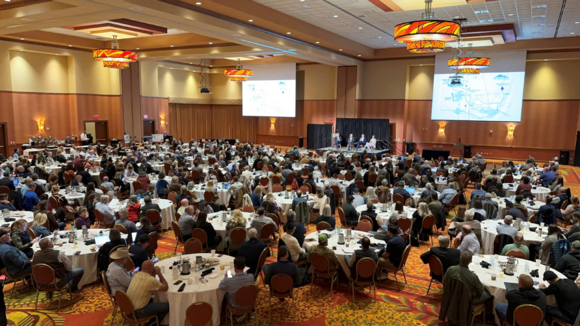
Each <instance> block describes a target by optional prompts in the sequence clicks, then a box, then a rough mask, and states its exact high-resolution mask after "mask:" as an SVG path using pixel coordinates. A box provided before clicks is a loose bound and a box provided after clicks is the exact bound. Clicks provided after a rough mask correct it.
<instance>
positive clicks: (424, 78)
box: [407, 65, 435, 100]
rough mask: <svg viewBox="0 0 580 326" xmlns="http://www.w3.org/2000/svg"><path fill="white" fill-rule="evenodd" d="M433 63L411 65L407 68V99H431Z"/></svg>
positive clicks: (433, 73)
mask: <svg viewBox="0 0 580 326" xmlns="http://www.w3.org/2000/svg"><path fill="white" fill-rule="evenodd" d="M434 75H435V66H434V65H424V66H422V67H421V66H411V67H410V70H409V92H408V93H407V99H408V100H431V99H433V77H434Z"/></svg>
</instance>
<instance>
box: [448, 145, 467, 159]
mask: <svg viewBox="0 0 580 326" xmlns="http://www.w3.org/2000/svg"><path fill="white" fill-rule="evenodd" d="M464 150H465V145H463V144H461V143H459V144H453V153H452V154H451V155H455V151H459V153H460V155H461V156H463V151H464Z"/></svg>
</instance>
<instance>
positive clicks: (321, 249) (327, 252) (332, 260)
mask: <svg viewBox="0 0 580 326" xmlns="http://www.w3.org/2000/svg"><path fill="white" fill-rule="evenodd" d="M312 254H317V255H319V256H324V257H326V258H328V272H333V271H335V270H336V269H337V267H338V258H336V254H335V253H334V251H333V250H331V249H330V248H328V235H326V234H324V233H321V234H319V235H318V245H314V246H312V247H310V250H308V263H309V264H311V263H312Z"/></svg>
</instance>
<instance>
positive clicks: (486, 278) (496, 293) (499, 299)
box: [469, 255, 566, 325]
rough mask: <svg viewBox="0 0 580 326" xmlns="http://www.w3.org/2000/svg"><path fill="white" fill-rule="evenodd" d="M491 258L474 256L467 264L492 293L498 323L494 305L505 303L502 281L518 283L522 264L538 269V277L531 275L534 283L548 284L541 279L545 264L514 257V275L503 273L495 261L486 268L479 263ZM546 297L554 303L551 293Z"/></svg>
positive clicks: (559, 274)
mask: <svg viewBox="0 0 580 326" xmlns="http://www.w3.org/2000/svg"><path fill="white" fill-rule="evenodd" d="M493 258H494V257H493V256H492V255H485V256H483V257H480V256H474V257H473V261H472V262H471V264H469V270H471V271H472V272H474V273H475V274H476V275H477V276H478V277H479V281H480V282H481V284H482V285H483V287H484V288H485V289H487V291H488V292H489V294H491V295H492V297H493V308H494V309H493V315H494V318H495V322H496V325H500V322H499V319H498V318H497V315H496V314H495V306H496V305H497V304H498V303H507V300H506V298H505V294H506V288H505V284H504V283H515V284H518V277H519V276H520V274H524V273H525V267H524V266H525V265H526V264H527V265H528V268H529V270H530V271H532V270H535V269H538V270H539V271H538V275H539V276H540V277H532V279H533V280H534V284H537V283H541V282H543V283H544V284H545V285H546V286H548V285H549V284H548V282H544V281H543V278H544V272H545V271H546V266H544V265H540V266H538V265H536V262H533V261H529V260H525V259H520V258H516V259H517V261H518V265H517V268H516V271H515V273H514V275H505V274H503V273H502V271H501V269H500V266H499V264H498V263H497V262H495V264H494V265H493V266H490V267H489V268H488V269H485V268H483V267H481V265H480V263H481V261H482V260H483V261H486V262H488V263H491V260H492V259H493ZM499 261H500V262H507V257H506V256H499ZM551 271H553V272H554V273H556V275H558V277H559V278H562V279H565V278H566V276H564V275H563V274H562V273H560V272H558V271H557V270H555V269H551ZM492 273H495V274H496V275H497V279H496V280H495V281H493V280H492V279H491V274H492ZM535 287H536V288H538V287H537V285H535ZM547 299H548V300H547V301H548V304H554V303H555V302H554V301H555V299H554V297H553V295H550V296H548V297H547Z"/></svg>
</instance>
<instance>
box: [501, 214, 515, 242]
mask: <svg viewBox="0 0 580 326" xmlns="http://www.w3.org/2000/svg"><path fill="white" fill-rule="evenodd" d="M513 220H514V218H513V216H511V215H506V217H505V218H504V219H503V223H502V224H499V225H498V226H497V228H496V230H497V234H498V235H499V234H507V235H509V236H510V237H512V238H514V237H515V236H516V234H517V233H518V229H516V228H514V227H513V226H512V223H513Z"/></svg>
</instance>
